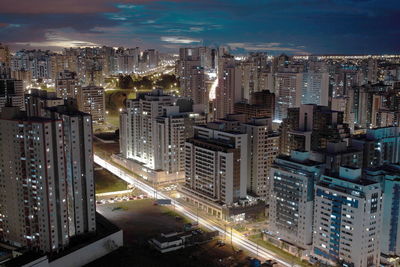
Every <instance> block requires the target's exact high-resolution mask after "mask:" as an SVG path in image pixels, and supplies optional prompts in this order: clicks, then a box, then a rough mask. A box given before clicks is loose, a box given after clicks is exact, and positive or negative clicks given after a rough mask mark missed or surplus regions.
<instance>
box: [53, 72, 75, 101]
mask: <svg viewBox="0 0 400 267" xmlns="http://www.w3.org/2000/svg"><path fill="white" fill-rule="evenodd" d="M55 87H56V93H57V97H60V98H63V99H67V98H77V96H78V92H79V88H80V87H79V81H78V77H77V75H76V73H75V72H71V71H68V70H64V71H63V72H60V73H58V75H57V78H56V81H55Z"/></svg>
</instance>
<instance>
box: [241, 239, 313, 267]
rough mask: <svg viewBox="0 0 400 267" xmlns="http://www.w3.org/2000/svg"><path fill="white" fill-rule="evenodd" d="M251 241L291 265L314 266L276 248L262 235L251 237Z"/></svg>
mask: <svg viewBox="0 0 400 267" xmlns="http://www.w3.org/2000/svg"><path fill="white" fill-rule="evenodd" d="M249 239H250V240H251V241H253V242H255V243H257V244H258V245H259V246H262V247H264V248H266V249H268V250H270V251H272V252H274V253H276V254H277V255H279V256H280V257H281V258H282V259H284V260H286V261H288V262H289V263H292V264H297V265H300V266H304V267H311V266H313V265H312V264H311V263H308V262H307V261H304V260H301V259H300V258H298V257H296V256H294V255H292V254H290V253H289V252H286V251H285V250H283V249H281V248H279V247H277V246H275V245H274V244H272V243H270V242H268V241H265V240H263V239H262V237H261V234H256V235H252V236H249Z"/></svg>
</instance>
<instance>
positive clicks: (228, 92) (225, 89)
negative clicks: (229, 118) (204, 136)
mask: <svg viewBox="0 0 400 267" xmlns="http://www.w3.org/2000/svg"><path fill="white" fill-rule="evenodd" d="M241 79H242V76H241V74H240V68H239V66H238V65H237V64H236V61H235V58H234V57H233V56H230V55H224V56H222V57H220V58H219V62H218V86H217V88H216V99H215V109H216V110H215V114H216V115H215V118H216V119H220V118H224V117H225V116H226V115H227V114H231V113H233V106H234V104H235V103H237V102H239V101H241V100H242V91H241Z"/></svg>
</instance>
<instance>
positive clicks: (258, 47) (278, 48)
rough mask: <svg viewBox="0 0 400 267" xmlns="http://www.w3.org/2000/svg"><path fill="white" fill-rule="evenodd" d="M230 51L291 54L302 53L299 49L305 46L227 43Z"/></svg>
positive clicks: (274, 43)
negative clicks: (284, 52)
mask: <svg viewBox="0 0 400 267" xmlns="http://www.w3.org/2000/svg"><path fill="white" fill-rule="evenodd" d="M227 45H228V46H229V47H230V48H231V49H232V50H238V49H242V50H245V51H286V52H293V53H304V52H305V51H304V50H302V49H299V48H305V46H301V47H300V46H299V47H292V46H283V45H282V44H281V43H276V42H273V43H240V42H238V43H227Z"/></svg>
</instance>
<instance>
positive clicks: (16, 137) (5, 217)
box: [0, 107, 70, 252]
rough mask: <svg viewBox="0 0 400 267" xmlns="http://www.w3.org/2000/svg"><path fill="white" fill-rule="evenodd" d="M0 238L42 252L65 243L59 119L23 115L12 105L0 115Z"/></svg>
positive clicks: (66, 233)
mask: <svg viewBox="0 0 400 267" xmlns="http://www.w3.org/2000/svg"><path fill="white" fill-rule="evenodd" d="M0 132H1V142H0V163H1V165H0V166H1V172H0V183H1V194H0V203H1V205H0V213H1V217H2V220H1V221H0V225H1V231H0V238H1V240H2V241H4V242H8V243H10V244H12V245H15V246H21V247H28V248H30V249H37V250H41V251H44V252H50V251H57V250H60V249H62V248H63V247H64V246H66V245H67V244H68V241H69V237H70V236H69V234H68V224H69V222H68V202H67V181H66V166H65V153H64V143H63V125H62V121H61V120H51V119H45V118H27V117H26V116H24V115H23V114H21V113H20V112H19V111H18V108H17V107H6V108H4V109H3V112H2V114H1V119H0Z"/></svg>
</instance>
